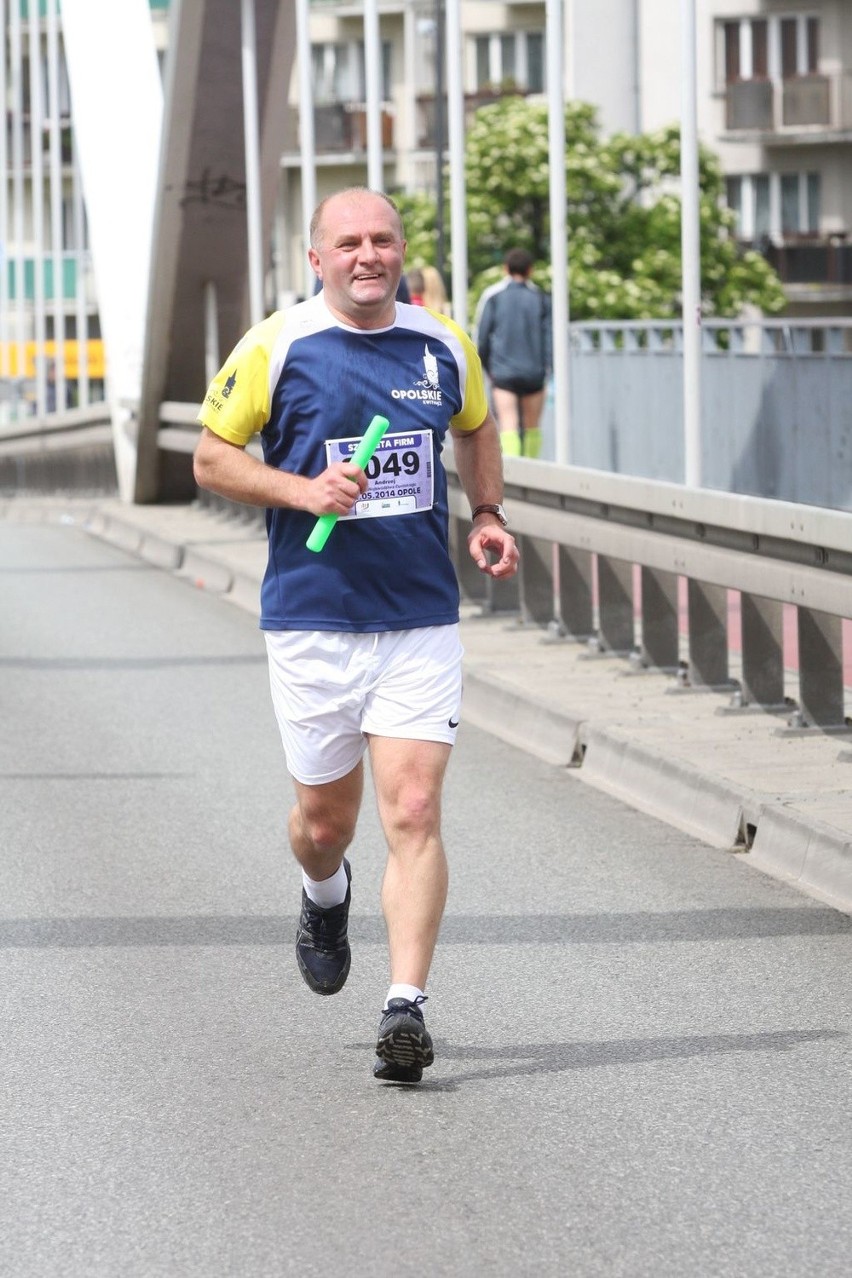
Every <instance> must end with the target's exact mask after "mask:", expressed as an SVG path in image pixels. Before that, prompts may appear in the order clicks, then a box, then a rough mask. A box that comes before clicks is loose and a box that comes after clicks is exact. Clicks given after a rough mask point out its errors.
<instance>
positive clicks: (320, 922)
mask: <svg viewBox="0 0 852 1278" xmlns="http://www.w3.org/2000/svg"><path fill="white" fill-rule="evenodd" d="M345 904H346V902H345V901H343V902H341V904H340V905H332V906H331V907H330V908H329V909H327V910H324V909H323V908H322V906H321V905H317V903H316V901H312V900H311V898H310V897H309V896H308V895H307V894H305V899H304V901H303V903H302V925H303V927H304V928H305V930H306V931H308V932H310V934H311V936H313V937H317V938H321V939H323V940H324V939H326V938H327V937H329V936H331V937H332V938H333V939H336V938H337V937H339V935H340V931H341V927H342V926H343V925H345V921H346V914H345V910H344V906H345Z"/></svg>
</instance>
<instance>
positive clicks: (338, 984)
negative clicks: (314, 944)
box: [296, 945, 352, 994]
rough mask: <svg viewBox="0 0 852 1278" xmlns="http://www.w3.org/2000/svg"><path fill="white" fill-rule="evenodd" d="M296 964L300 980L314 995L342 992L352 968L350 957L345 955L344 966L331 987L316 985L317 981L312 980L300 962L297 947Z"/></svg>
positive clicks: (300, 958)
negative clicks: (300, 976) (300, 975)
mask: <svg viewBox="0 0 852 1278" xmlns="http://www.w3.org/2000/svg"><path fill="white" fill-rule="evenodd" d="M296 962H297V963H298V965H299V971H300V972H301V974H302V980H303V981H304V982H305V984H306V985H307V987H308V989H309V990H313V992H314V994H337V992H338V991H339V990H342V989H343V987H344V985H345V984H346V978H347V977H348V975H349V969H350V967H351V966H352V955H351V954H349V955H347V957H346V965H345V967H344V968H343V970H342V971H341V973H340V975H339V976H338V978H337V980H336V981H335V982H334V984H333V985H320V984H318V982H317V981H315V980H314V977H313V975H312V974H311V973H310V972H309V971H308V969H307V967H306V966H305V964H304V963H303V962H302V956H301V954H300V953H299V950H298V945H297V948H296Z"/></svg>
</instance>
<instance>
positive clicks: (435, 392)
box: [391, 345, 443, 405]
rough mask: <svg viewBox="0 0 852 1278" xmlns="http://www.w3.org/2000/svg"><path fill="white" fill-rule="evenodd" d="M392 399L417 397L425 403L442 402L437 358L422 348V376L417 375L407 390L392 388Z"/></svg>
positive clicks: (426, 348)
mask: <svg viewBox="0 0 852 1278" xmlns="http://www.w3.org/2000/svg"><path fill="white" fill-rule="evenodd" d="M391 397H392V398H393V399H418V400H420V401H421V402H422V403H425V404H438V405H440V404H442V403H443V396H442V394H441V381H440V378H439V377H438V360H437V357H436V356H435V355H433V354H432V352H431V351H430V350H429V347H428V345H426V346H424V348H423V376H422V377H418V378H417V379H416V380H415V382H414V384H413V386H412V387H410V388H409V389H408V390H392V391H391Z"/></svg>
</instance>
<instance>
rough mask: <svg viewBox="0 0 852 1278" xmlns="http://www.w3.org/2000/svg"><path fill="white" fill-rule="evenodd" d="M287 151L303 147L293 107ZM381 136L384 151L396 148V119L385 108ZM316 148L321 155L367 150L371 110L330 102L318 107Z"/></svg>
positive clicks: (288, 131)
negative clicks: (369, 112)
mask: <svg viewBox="0 0 852 1278" xmlns="http://www.w3.org/2000/svg"><path fill="white" fill-rule="evenodd" d="M288 114H289V118H288V121H287V130H286V133H285V141H284V149H285V150H287V151H297V150H298V148H299V113H298V111H297V110H295V109H293V108H291V109H290V111H289V113H288ZM381 137H382V147H383V148H384V150H386V151H388V150H391V149H392V147H393V145H394V118H393V115H392V114H391V113H390V111H389V110H387V109H386V108H383V110H382V117H381ZM314 145H315V147H316V150H317V154H318V155H329V154H334V153H345V152H349V151H355V152H361V151H366V149H367V108H366V107H365V106H364V105H363V103H360V102H329V103H324V104H323V105H321V106H315V107H314Z"/></svg>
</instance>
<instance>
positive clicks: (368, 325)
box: [194, 187, 518, 1083]
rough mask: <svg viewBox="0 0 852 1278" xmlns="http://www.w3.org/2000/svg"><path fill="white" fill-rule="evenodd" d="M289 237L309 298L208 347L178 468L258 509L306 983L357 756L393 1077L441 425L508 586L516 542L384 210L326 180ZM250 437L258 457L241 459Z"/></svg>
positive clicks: (438, 779) (449, 604)
mask: <svg viewBox="0 0 852 1278" xmlns="http://www.w3.org/2000/svg"><path fill="white" fill-rule="evenodd" d="M310 244H311V247H310V250H309V259H310V262H311V265H312V267H313V269H314V271H315V273H316V275H317V277H318V278H319V279H320V280H321V281H322V284H323V288H322V290H321V292H319V293H317V294H315V295H314V296H313V297H311V298H309V299H308V300H307V301H304V302H301V303H299V304H298V305H296V306H293V307H291V308H290V309H288V310H286V311H279V312H277V313H275V314H274V315H271V316H270V317H269V318H268V319H266V320H264V321H262V322H261V323H260V324H257V325H255V327H254V328H252V329H250V330H249V332H248V333H247V334H246V335H245V337H244V338H243V339H242V341H241V342H240V343H239V344H238V346H237V347H236V349H235V350H234V352H233V354H232V355H231V356H229V358H228V359H227V360H226V361H225V364H224V365H223V367H222V369H221V371H220V372H219V373H218V374H217V376H216V377H215V378H214V379H213V381H212V382H211V384H210V388H209V390H208V392H207V397H206V399H205V401H204V404H203V405H202V408H201V412H200V414H199V421H200V422H201V424H202V425H203V427H204V430H203V432H202V435H201V438H200V440H199V443H198V445H197V447H196V452H195V461H194V469H195V477H196V480H197V482H198V483H199V485H200V486H201V487H203V488H209V489H210V490H212V491H213V492H217V493H221V494H222V495H224V496H226V497H229V498H231V499H232V500H235V501H241V502H246V503H249V504H251V505H256V506H265V507H267V529H268V538H269V560H268V565H267V569H266V573H265V576H264V580H263V585H262V588H261V618H260V625H261V629H262V630H263V631H264V632H265V637H266V644H267V651H268V657H269V672H270V685H271V690H272V700H273V705H274V709H275V714H276V717H277V720H278V725H279V728H280V732H281V738H282V742H283V745H284V751H285V755H286V759H287V766H288V770H289V772H290V774H291V776H292V778H293V785H294V788H295V796H296V801H295V805H294V806H293V808H292V810H291V812H290V817H289V836H290V844H291V847H292V850H293V853H294V855H295V857H296V860H297V861H298V862H299V864H300V866H301V869H302V903H301V914H300V918H299V925H298V930H297V935H296V957H297V961H298V965H299V970H300V972H301V975H302V978H303V979H304V981H305V983H306V984H307V985H308V987H309V988H310V989H311V990H313V991H314V992H315V993H317V994H325V995H329V994H335V993H337V991H338V990H340V989H341V988H342V987H343V985H344V983H345V981H346V979H347V977H348V975H349V968H350V957H351V956H350V948H349V941H348V914H349V904H350V899H351V887H350V884H351V879H352V873H351V868H350V865H349V861H348V859H347V858H346V857H345V855H344V854H345V852H346V850H347V848H348V847H349V845H350V843H351V842H352V838H353V836H354V834H355V827H356V822H357V819H358V814H359V811H360V807H361V800H362V795H363V787H364V755H365V753H368V755H369V761H370V767H371V771H372V777H373V783H374V789H375V793H376V800H377V804H378V810H379V816H380V819H381V823H382V828H383V830H384V834H385V838H386V841H387V848H388V856H387V864H386V868H385V873H384V879H383V883H382V892H381V899H382V908H383V912H384V916H385V921H386V924H387V933H388V946H389V951H390V988H389V989H388V992H387V997H386V999H385V1002H384V1004H383V1005H382V1010H381V1015H380V1021H379V1032H378V1041H377V1044H376V1061H375V1064H374V1066H373V1073H374V1075H375V1077H376V1078H378V1079H382V1080H389V1081H394V1082H410V1083H414V1082H419V1080H420V1078H421V1076H422V1073H423V1068H424V1066H427V1065H430V1064H431V1063H432V1060H433V1056H434V1053H433V1048H432V1041H431V1038H430V1036H429V1034H428V1032H427V1030H426V1027H425V1022H424V1016H423V1011H422V1006H423V1003H424V1001H425V997H426V996H425V989H426V980H427V976H428V974H429V969H430V965H431V962H432V956H433V951H434V948H435V944H436V941H437V937H438V930H439V926H440V922H441V918H442V915H443V911H444V905H445V901H446V895H447V877H448V875H447V859H446V855H445V852H444V846H443V840H442V834H441V791H442V787H443V781H444V773H445V769H446V767H447V763H448V761H449V757H450V752H451V749H452V746H453V743H454V742H455V738H456V731H457V729H458V726H459V720H460V717H461V657H462V650H461V644H460V638H459V624H458V622H459V588H458V581H457V578H456V574H455V570H454V568H453V565H452V561H451V559H450V554H449V549H448V521H449V511H448V497H447V476H446V472H445V470H444V467H443V466H442V464H441V452H442V449H443V447H444V445H445V444H446V443H447V442H448V438H447V437H448V436H451V437H452V440H453V451H454V457H455V465H456V469H457V472H458V475H459V479H460V481H461V484H462V487H463V489H464V492H465V494H466V496H467V499H468V501H469V502H470V504H471V510H472V515H471V520H472V526H471V531H470V533H469V535H468V550H469V553H470V555H471V557H472V559H473V561H474V563H475V564H476V565H477V567H478V568H479V569H480V571H481V572H483V573H485V574H487V575H489V576H492V577H495V578H507V577H510V576H512V574H514V573H515V572H516V570H517V565H518V552H517V548H516V546H515V542H514V539H513V538H512V536H511V534H510V533H509V532H508V531H507V529H506V519H505V515H504V513H503V508H502V505H501V504H500V503H501V500H502V492H503V479H502V458H501V453H500V442H499V437H498V434H497V428H496V424H495V422H494V419H493V417H492V416H491V414H490V412H489V411H488V405H487V401H486V395H485V386H484V379H483V376H482V368H481V365H480V362H479V359H478V357H477V354H476V350H475V348H474V345H473V343H472V342H471V340H470V338H469V337H468V336H467V335H466V334H465V333H464V332H463V331H462V330H461V329H460V328H459V327H458V325H456V324H455V323H454V322H453V321H452V320H451V319H449V318H447V317H446V316H438V315H435V314H434V313H432V312H431V311H428V310H426V309H425V308H423V307H415V306H411V305H407V304H404V303H399V302H397V301H396V293H397V287H398V284H399V280H400V276H401V274H402V264H403V261H404V258H405V238H404V233H403V227H402V221H401V219H400V215H399V212H398V210H397V208H396V205H395V204H394V203H393V201H392V200H390V199H389V198H388V197H387V196H386V195H384V194H382V193H380V192H377V191H369V190H366V189H365V188H361V187H355V188H349V189H347V190H344V191H340V192H338V193H337V194H335V195H332V196H329V197H328V198H327V199H326V200H324V201H323V202H322V203H321V204H320V205H319V207H318V208H317V210H316V212H315V213H314V216H313V219H312V222H311V235H310ZM377 414H379V415H382V416H385V417H387V418H388V420H389V421H390V431H389V432H388V433H387V434H386V436H385V439H384V440H383V441H382V443H381V444H380V450H379V452H378V453H377V454H376V458H374V459H373V460H374V461H376V463H377V464H376V466H375V468H374V467H373V466H372V465H370V466H369V470H370V478H369V479H368V476H367V474H366V473H365V471H364V470H363V469H361V468H360V467H357V466H354V465H353V464H352V462H351V461H350V460H347V458H348V457H350V456H351V452H352V441H353V438H355V437H359V436H361V435H362V434H363V433H364V430H365V428H366V426H367V424H368V423H369V422H370V421H371V419H372V417H373V416H374V415H377ZM257 433H261V439H262V444H263V454H264V457H263V460H262V461H261V460H260V459H258V458H255V457H253V456H252V455H251V454H250V453H249V452H247V451H246V445H247V444H248V442H249V441H250V440H251V439H252V437H253V436H254V435H255V434H257ZM395 439H398V440H399V443H398V444H397V443H395V442H394V441H395ZM379 459H381V460H380V461H379ZM394 475H396V476H398V477H400V479H401V481H402V482H400V484H399V488H400V490H401V491H400V493H396V492H395V482H396V481H395V480H394V479H393V476H394ZM372 498H381V501H379V500H371V499H372ZM324 514H325V515H327V514H332V515H336V516H338V517H339V523H338V526H337V527H336V528H335V529H334V531H333V533H332V534H331V537H330V539H329V541H328V544H327V545H326V546H325V548H324V550H322V552H321V553H319V554H314V553H312V552H311V551H310V550H308V549H307V547H306V545H305V543H306V540H307V538H308V536H309V535H310V533H311V530H312V528H313V526H314V523H315V521H316V517H317V516H319V515H324ZM492 557H493V562H490V560H491V559H492Z"/></svg>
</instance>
